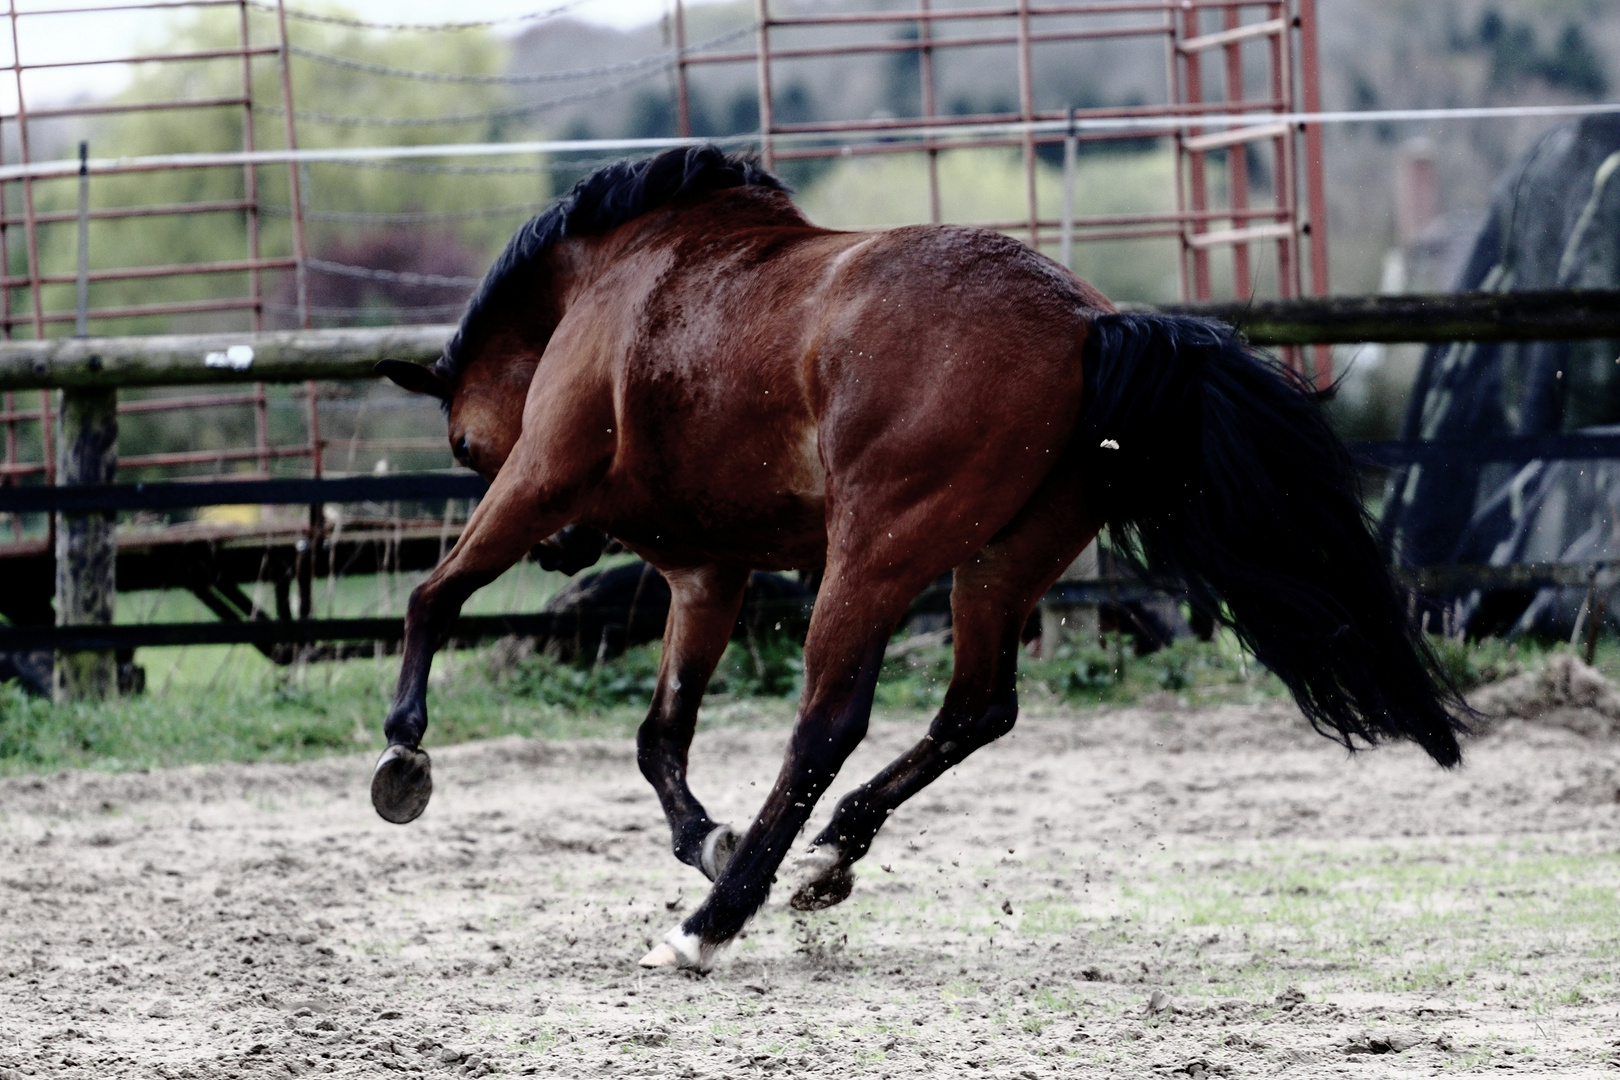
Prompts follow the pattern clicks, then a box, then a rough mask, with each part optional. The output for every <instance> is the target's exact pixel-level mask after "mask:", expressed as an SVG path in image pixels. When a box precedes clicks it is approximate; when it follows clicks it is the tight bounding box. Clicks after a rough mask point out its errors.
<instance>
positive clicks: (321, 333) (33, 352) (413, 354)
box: [0, 289, 1620, 390]
mask: <svg viewBox="0 0 1620 1080" xmlns="http://www.w3.org/2000/svg"><path fill="white" fill-rule="evenodd" d="M1131 306H1132V307H1133V308H1136V309H1143V308H1142V307H1141V305H1131ZM1158 310H1161V311H1165V312H1174V313H1180V314H1188V315H1204V316H1208V317H1210V318H1215V319H1220V320H1222V321H1225V322H1229V323H1231V324H1232V325H1233V326H1236V327H1238V328H1239V329H1241V330H1242V331H1243V332H1244V333H1245V334H1246V335H1248V337H1249V340H1250V341H1252V342H1254V343H1255V344H1256V345H1324V344H1334V343H1341V342H1375V341H1376V342H1413V341H1416V342H1435V341H1542V340H1547V341H1551V340H1567V339H1579V338H1607V337H1613V338H1620V290H1613V289H1601V290H1564V291H1557V292H1526V293H1457V294H1438V295H1429V296H1419V295H1413V296H1330V297H1308V298H1304V299H1298V300H1257V301H1254V302H1252V303H1242V304H1235V303H1227V304H1196V305H1170V306H1165V307H1161V308H1159V309H1158ZM454 330H455V328H454V327H451V326H390V327H360V328H353V329H342V330H289V331H277V332H272V333H264V334H170V335H162V336H154V337H121V338H47V339H45V340H43V341H5V342H0V390H34V389H53V388H56V389H62V388H92V387H96V388H107V387H111V388H120V387H134V386H189V385H197V384H218V383H250V382H303V381H304V380H306V379H345V380H346V379H368V378H371V377H372V371H371V369H372V365H373V364H375V363H376V362H377V361H378V360H381V359H383V358H384V357H395V358H397V359H401V360H416V361H428V360H432V359H433V358H435V357H437V356H438V355H439V353H440V351H441V350H442V349H443V347H444V343H445V341H446V340H447V339H448V338H449V337H450V335H451V334H452V333H453V332H454ZM233 349H235V350H236V352H235V354H234V356H235V359H233V354H232V350H233ZM244 349H247V350H251V354H250V353H248V352H243V351H242V350H244Z"/></svg>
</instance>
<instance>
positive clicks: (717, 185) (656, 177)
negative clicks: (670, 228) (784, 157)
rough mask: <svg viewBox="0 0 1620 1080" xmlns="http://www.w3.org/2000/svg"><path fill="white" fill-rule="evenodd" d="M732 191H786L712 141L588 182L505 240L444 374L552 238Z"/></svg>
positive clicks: (604, 172) (449, 374)
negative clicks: (479, 321)
mask: <svg viewBox="0 0 1620 1080" xmlns="http://www.w3.org/2000/svg"><path fill="white" fill-rule="evenodd" d="M734 187H762V188H767V189H769V190H772V191H787V190H788V187H787V185H786V184H784V183H782V181H781V180H778V179H777V178H776V177H775V176H773V175H772V174H771V173H769V172H767V171H766V170H765V168H764V167H763V166H761V165H760V164H759V161H758V160H757V159H755V158H753V157H751V156H747V155H742V154H733V155H727V154H726V153H725V152H724V151H722V150H721V149H720V148H719V147H717V146H715V145H714V144H712V143H709V144H705V145H703V146H690V147H678V148H676V149H673V150H665V151H664V152H663V153H661V154H657V155H655V156H653V157H650V158H643V159H642V160H640V161H620V162H615V163H614V164H612V165H608V166H606V167H604V168H601V169H598V170H597V171H596V172H593V173H592V174H591V175H589V176H587V177H585V178H584V179H583V180H581V181H580V182H579V183H577V184H575V185H574V186H573V189H572V190H570V191H569V192H568V194H567V195H564V196H563V197H562V198H561V199H559V200H557V202H556V203H555V204H553V205H552V206H551V208H550V209H548V210H546V211H545V212H544V213H542V214H539V215H537V216H535V217H532V218H530V219H529V221H528V222H527V223H526V224H524V225H523V226H522V227H521V228H519V229H518V231H517V232H516V233H514V234H513V236H512V239H511V240H510V241H508V242H507V245H506V250H504V251H502V252H501V254H500V257H499V258H497V259H496V260H495V263H494V265H493V266H491V267H490V268H489V273H487V274H485V275H484V280H483V281H482V282H481V283H480V284H479V286H478V291H477V292H475V293H473V296H472V299H471V300H470V301H468V303H467V311H466V313H465V314H464V315H462V317H461V325H460V326H459V327H458V328H457V329H456V333H455V336H454V337H452V338H451V339H450V343H449V344H448V345H446V346H445V348H444V359H443V360H441V361H440V368H441V373H442V374H443V375H444V377H445V378H447V379H448V380H449V381H450V382H452V383H454V381H455V380H456V378H457V377H458V376H459V375H460V373H461V366H462V364H463V363H464V362H465V358H464V357H463V356H462V355H461V353H462V345H463V342H464V340H465V338H466V337H467V332H468V328H469V327H470V326H471V325H472V324H473V323H474V322H475V321H476V320H477V319H478V316H479V314H480V313H481V312H482V311H483V310H484V309H485V308H487V307H488V306H490V304H492V303H493V302H494V301H495V300H496V298H497V297H499V296H500V295H501V294H502V293H503V292H504V291H505V290H506V288H507V287H508V286H509V285H511V284H513V283H514V282H515V281H521V280H522V279H523V278H524V276H525V273H526V271H528V270H530V269H532V268H533V266H534V265H535V263H536V262H537V261H538V260H539V259H540V257H541V256H543V255H544V254H545V253H546V251H547V250H549V249H550V247H551V245H553V244H555V243H556V242H557V241H559V240H561V239H563V238H564V237H566V236H590V235H592V234H596V233H604V232H607V231H608V230H610V229H614V228H617V227H618V226H620V225H623V224H624V223H625V222H627V221H630V220H631V219H633V218H638V217H640V216H641V215H642V214H645V213H647V212H648V211H649V210H655V209H657V208H658V207H660V206H663V205H665V204H667V203H670V202H673V201H675V200H676V199H681V198H687V197H691V196H697V195H706V194H708V193H709V192H712V191H720V190H723V189H725V188H734ZM445 368H448V370H444V369H445Z"/></svg>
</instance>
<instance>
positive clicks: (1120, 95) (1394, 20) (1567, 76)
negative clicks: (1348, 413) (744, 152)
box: [512, 0, 1620, 292]
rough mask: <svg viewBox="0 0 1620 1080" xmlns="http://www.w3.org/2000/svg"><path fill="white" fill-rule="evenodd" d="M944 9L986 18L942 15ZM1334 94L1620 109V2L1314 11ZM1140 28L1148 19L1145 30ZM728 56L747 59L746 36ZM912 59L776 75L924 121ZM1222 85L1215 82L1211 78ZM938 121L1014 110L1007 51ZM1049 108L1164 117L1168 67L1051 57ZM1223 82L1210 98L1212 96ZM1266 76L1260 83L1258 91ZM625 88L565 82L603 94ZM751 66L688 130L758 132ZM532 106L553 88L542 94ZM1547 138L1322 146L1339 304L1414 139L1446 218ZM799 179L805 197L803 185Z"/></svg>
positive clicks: (1348, 140) (553, 54) (946, 102)
mask: <svg viewBox="0 0 1620 1080" xmlns="http://www.w3.org/2000/svg"><path fill="white" fill-rule="evenodd" d="M913 6H914V0H869V2H857V0H830V2H826V0H823V2H813V3H812V2H800V3H790V2H786V0H776V2H774V3H773V4H772V10H773V12H775V13H777V14H791V13H793V12H795V11H812V10H813V11H816V12H823V13H825V12H828V11H856V10H858V11H873V10H894V11H898V10H908V9H913ZM934 6H935V7H936V8H943V7H950V6H980V5H979V4H978V3H977V2H976V0H951V2H947V0H936V3H935V5H934ZM1319 7H1320V12H1321V22H1322V30H1321V52H1322V91H1323V100H1324V104H1325V106H1326V107H1327V108H1329V109H1374V108H1422V107H1437V106H1455V105H1476V104H1542V103H1552V102H1567V101H1592V100H1605V99H1608V98H1612V97H1613V95H1614V90H1615V88H1616V87H1617V86H1620V4H1615V3H1613V2H1612V0H1518V2H1514V0H1319ZM1134 18H1136V19H1138V20H1139V18H1140V17H1139V16H1137V17H1134ZM752 21H753V4H752V3H751V2H748V0H739V2H737V3H729V4H715V5H702V6H698V7H695V8H690V9H688V12H687V40H688V43H689V44H697V43H699V42H703V41H707V40H712V39H714V38H717V37H720V36H722V35H725V34H728V33H736V32H739V31H743V30H746V29H747V28H748V27H749V26H751V25H752ZM1012 29H1013V25H1012V23H1011V22H1010V21H1007V22H1005V23H998V22H996V21H994V20H979V21H975V22H974V23H972V24H970V25H969V24H958V28H956V29H953V30H951V31H950V33H952V34H963V33H974V34H984V33H994V32H997V31H1001V32H1007V31H1010V30H1012ZM903 32H908V31H906V27H905V26H904V24H902V25H901V26H894V27H876V28H873V27H860V28H852V29H839V30H836V31H833V30H825V29H819V30H814V31H805V30H800V31H782V32H780V36H779V37H777V39H776V40H777V41H779V42H780V43H782V44H783V45H789V46H791V45H803V44H810V43H817V44H825V43H830V42H834V41H841V40H842V41H852V40H868V41H869V40H873V39H882V38H884V37H888V38H891V39H893V38H899V37H901V36H902V33H903ZM672 47H673V37H672V31H671V28H670V27H669V25H668V23H667V20H666V21H665V22H664V23H660V24H653V25H650V26H646V27H643V28H641V29H639V30H635V31H631V32H620V31H615V30H608V29H603V28H600V27H594V26H586V25H583V24H579V23H573V22H570V21H568V20H557V21H554V22H550V23H546V24H544V25H542V26H539V27H536V28H534V29H533V30H530V31H529V32H527V33H525V34H523V35H522V36H520V37H518V38H516V39H515V40H514V41H513V42H512V55H513V60H512V65H513V67H514V69H515V70H519V71H525V72H540V71H563V70H570V69H578V68H580V67H582V66H591V65H603V64H612V63H619V62H624V61H630V60H635V59H639V58H645V57H651V56H654V55H656V54H658V53H660V52H663V51H666V50H668V49H670V48H672ZM726 48H727V49H728V50H748V49H751V48H752V38H751V36H749V35H746V34H744V35H743V36H742V37H740V38H739V39H737V40H735V41H734V42H732V43H731V44H730V45H728V46H726ZM915 64H916V61H915V54H887V55H883V54H879V55H862V56H852V57H840V58H835V59H821V60H803V61H796V62H781V63H779V64H778V65H777V66H776V69H775V71H774V73H773V74H774V77H775V78H774V81H775V86H776V98H775V102H776V108H777V113H778V117H779V119H783V120H788V121H792V120H806V119H812V118H815V119H853V118H865V117H871V116H875V115H884V116H892V115H907V114H914V113H916V112H917V111H918V110H919V104H920V103H919V101H918V91H917V79H916V67H915ZM1210 67H1211V68H1214V67H1215V65H1210ZM936 74H937V78H938V85H939V98H938V100H939V106H940V108H941V109H942V110H944V111H946V112H977V111H988V110H997V109H1007V110H1011V109H1014V108H1015V107H1016V101H1017V83H1016V63H1015V60H1014V58H1013V55H1012V51H1011V49H1010V48H1005V47H1003V48H976V49H963V50H941V51H939V52H938V53H936ZM1034 74H1035V83H1036V97H1037V102H1038V105H1039V106H1040V107H1041V108H1053V109H1055V108H1062V107H1064V106H1066V105H1070V104H1074V105H1080V106H1088V105H1101V104H1110V103H1114V104H1118V103H1133V102H1142V101H1162V100H1164V99H1165V97H1166V90H1165V62H1164V52H1163V47H1162V45H1161V44H1160V43H1159V42H1158V41H1156V40H1141V41H1138V40H1133V39H1117V40H1110V41H1103V42H1091V43H1085V44H1082V45H1061V46H1060V45H1046V46H1040V47H1038V48H1037V49H1036V51H1035V72H1034ZM1216 75H1218V72H1212V73H1211V84H1210V91H1211V94H1212V95H1214V94H1215V93H1216V90H1215V83H1214V78H1215V77H1216ZM1260 76H1261V71H1260V69H1259V66H1258V65H1256V66H1255V69H1254V70H1253V71H1252V72H1251V76H1250V77H1251V78H1255V79H1258V78H1259V77H1260ZM615 78H618V79H622V78H623V76H622V75H620V76H605V77H603V78H601V79H598V80H596V81H595V82H582V83H575V82H570V83H569V84H567V85H568V88H569V89H570V90H572V89H574V88H576V87H579V86H586V87H589V86H604V85H607V84H608V83H610V82H612V81H613V80H614V79H615ZM755 80H756V72H755V69H754V66H753V64H751V63H745V64H733V65H726V66H723V67H722V66H712V67H711V66H700V67H694V68H693V75H692V87H693V122H694V128H695V130H696V131H697V132H698V133H699V134H710V135H718V134H727V133H733V132H745V131H751V130H755V128H756V126H757V124H758V116H757V105H756V91H755V87H756V81H755ZM528 93H530V94H532V95H534V97H536V98H540V97H554V96H557V91H556V87H555V86H545V87H543V88H531V89H530V90H529V91H528ZM537 120H538V122H539V123H540V125H541V126H542V127H543V128H544V130H546V131H548V132H550V133H553V134H568V135H574V136H580V137H584V136H597V137H601V136H609V135H639V136H647V135H661V134H673V133H674V131H675V113H674V86H673V78H672V76H670V75H667V74H664V73H658V74H656V75H653V76H652V77H643V78H641V79H639V80H638V81H636V82H635V83H634V84H633V85H630V86H627V87H625V88H624V89H622V90H619V91H616V92H614V93H612V94H610V95H608V96H604V97H601V98H594V99H592V100H589V101H582V102H579V103H577V104H573V105H566V106H561V107H559V108H556V109H553V110H550V111H548V112H547V113H546V114H545V115H543V116H541V117H539V118H537ZM1550 126H1553V125H1552V124H1551V123H1549V122H1548V121H1545V120H1536V121H1532V120H1526V121H1507V122H1504V121H1499V120H1492V121H1474V122H1466V123H1461V122H1459V123H1449V124H1445V125H1440V124H1404V125H1378V126H1373V125H1366V126H1362V125H1356V126H1345V127H1337V128H1333V129H1330V133H1329V136H1328V140H1327V150H1328V177H1329V201H1330V207H1331V220H1330V222H1329V226H1330V250H1331V252H1332V255H1333V282H1334V287H1335V289H1336V290H1338V291H1345V292H1359V291H1367V290H1371V289H1375V288H1376V287H1377V285H1378V282H1379V267H1380V264H1381V261H1382V257H1383V252H1384V251H1385V250H1386V249H1387V248H1388V247H1389V245H1390V244H1391V242H1392V240H1393V236H1394V193H1393V180H1392V176H1393V171H1394V166H1395V159H1396V155H1397V152H1398V150H1399V147H1400V145H1401V144H1402V142H1404V141H1405V140H1407V139H1409V138H1412V137H1414V136H1424V137H1426V138H1428V139H1429V140H1430V141H1431V142H1432V143H1433V144H1434V148H1435V153H1436V155H1437V158H1438V161H1439V165H1440V170H1441V178H1442V199H1443V202H1442V210H1443V211H1453V212H1461V213H1462V218H1460V219H1459V220H1466V216H1467V212H1468V211H1471V210H1477V209H1479V208H1482V207H1483V206H1484V205H1485V203H1486V201H1487V197H1488V193H1489V191H1490V187H1491V184H1492V183H1493V182H1494V180H1495V178H1496V177H1497V176H1498V174H1500V173H1501V172H1502V170H1503V169H1504V168H1506V166H1507V165H1508V164H1509V163H1510V162H1511V161H1513V160H1514V159H1516V158H1517V157H1518V156H1519V155H1520V154H1522V153H1523V152H1524V151H1525V150H1526V149H1527V148H1528V147H1529V145H1530V144H1531V143H1532V142H1533V141H1534V139H1536V138H1537V137H1539V135H1540V133H1542V132H1544V131H1546V130H1548V128H1549V127H1550ZM802 182H803V181H802V179H801V183H802Z"/></svg>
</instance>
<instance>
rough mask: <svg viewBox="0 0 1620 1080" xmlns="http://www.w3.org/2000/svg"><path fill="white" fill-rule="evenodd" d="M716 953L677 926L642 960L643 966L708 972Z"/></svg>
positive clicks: (693, 935) (699, 939) (701, 940)
mask: <svg viewBox="0 0 1620 1080" xmlns="http://www.w3.org/2000/svg"><path fill="white" fill-rule="evenodd" d="M715 951H716V950H715V948H714V947H713V946H707V947H706V946H704V944H703V939H702V938H700V937H698V936H697V935H696V934H688V933H685V932H684V931H682V930H681V928H680V927H678V926H677V927H676V928H675V929H673V930H671V931H670V932H669V933H667V934H665V935H664V940H663V941H660V942H659V943H658V944H657V945H654V946H653V948H652V951H651V952H649V953H648V954H647V955H646V956H643V957H642V958H641V966H642V967H644V968H684V969H685V970H687V971H708V970H709V968H710V967H711V966H712V965H713V963H714V954H715Z"/></svg>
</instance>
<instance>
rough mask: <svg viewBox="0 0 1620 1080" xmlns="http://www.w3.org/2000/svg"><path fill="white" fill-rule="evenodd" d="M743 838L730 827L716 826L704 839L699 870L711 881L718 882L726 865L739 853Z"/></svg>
mask: <svg viewBox="0 0 1620 1080" xmlns="http://www.w3.org/2000/svg"><path fill="white" fill-rule="evenodd" d="M740 843H742V836H741V835H740V834H739V833H738V832H737V830H736V829H733V828H732V827H731V826H730V825H716V826H715V827H714V828H713V829H711V830H709V835H708V836H705V837H704V838H703V850H702V851H700V852H699V853H698V869H699V870H701V871H703V876H704V877H706V878H708V879H709V880H710V881H718V880H719V879H720V875H721V874H722V873H724V872H725V869H726V864H727V863H728V862H730V861H731V857H732V856H733V855H735V854H736V853H737V845H738V844H740Z"/></svg>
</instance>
